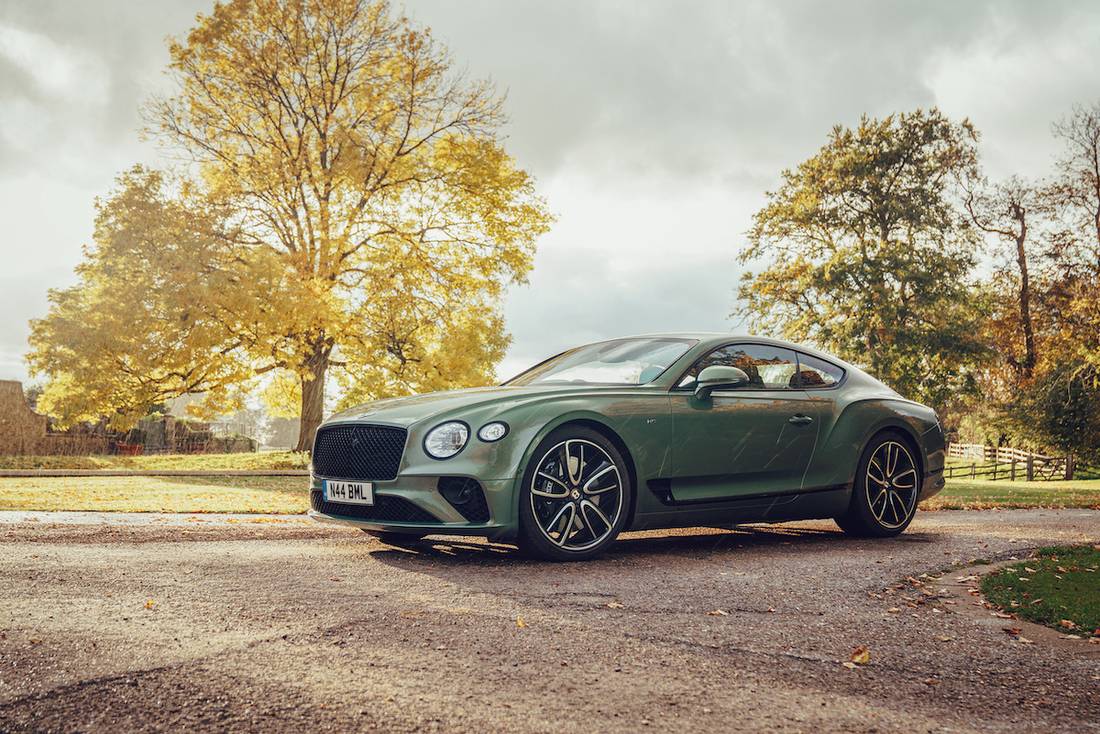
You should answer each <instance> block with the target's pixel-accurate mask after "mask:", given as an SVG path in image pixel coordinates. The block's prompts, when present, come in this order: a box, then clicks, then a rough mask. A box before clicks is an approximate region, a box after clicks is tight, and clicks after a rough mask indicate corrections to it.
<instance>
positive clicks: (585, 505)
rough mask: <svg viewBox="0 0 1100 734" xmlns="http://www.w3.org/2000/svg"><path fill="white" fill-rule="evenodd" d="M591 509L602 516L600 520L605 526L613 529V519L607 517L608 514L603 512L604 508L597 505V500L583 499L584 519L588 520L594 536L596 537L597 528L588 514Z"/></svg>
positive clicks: (597, 515)
mask: <svg viewBox="0 0 1100 734" xmlns="http://www.w3.org/2000/svg"><path fill="white" fill-rule="evenodd" d="M590 511H591V512H594V513H596V517H598V518H600V522H602V523H603V526H604V527H605V528H607V529H608V530H610V529H611V520H609V519H608V518H607V515H605V514H604V513H603V510H601V509H600V508H599V507H597V506H596V503H595V502H593V501H591V500H581V515H583V516H584V519H585V520H587V521H588V528H589V529H590V530H591V531H592V535H593V537H595V535H596V528H595V526H594V525H593V524H592V519H591V518H590V517H589V516H588V513H589V512H590Z"/></svg>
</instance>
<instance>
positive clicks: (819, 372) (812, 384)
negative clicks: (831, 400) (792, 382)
mask: <svg viewBox="0 0 1100 734" xmlns="http://www.w3.org/2000/svg"><path fill="white" fill-rule="evenodd" d="M843 378H844V370H842V369H841V368H840V367H837V366H836V365H835V364H833V363H832V362H826V361H825V360H823V359H818V358H817V357H811V356H810V355H808V354H799V355H798V382H799V387H801V388H802V389H803V390H813V389H815V388H817V389H819V388H824V387H832V386H833V385H835V384H837V383H838V382H840V381H841V379H843Z"/></svg>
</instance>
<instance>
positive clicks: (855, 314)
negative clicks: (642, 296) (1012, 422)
mask: <svg viewBox="0 0 1100 734" xmlns="http://www.w3.org/2000/svg"><path fill="white" fill-rule="evenodd" d="M977 138H978V134H977V132H976V131H975V130H974V128H973V127H972V126H971V125H970V123H969V122H967V121H963V122H961V123H955V122H952V121H951V120H949V119H947V118H946V117H945V116H944V115H943V114H942V113H940V112H939V111H938V110H936V109H932V110H928V111H924V110H917V111H915V112H911V113H902V114H897V115H890V116H889V117H886V118H883V119H873V118H868V117H864V118H863V119H862V120H861V121H860V123H859V125H858V126H857V127H856V128H855V129H849V128H845V127H841V126H837V127H835V128H833V130H832V132H831V133H830V135H829V139H828V141H827V142H826V144H825V145H824V146H823V147H822V148H821V150H820V151H818V153H817V154H816V155H814V156H813V157H811V158H809V159H807V160H805V161H803V162H802V163H801V164H799V165H798V167H797V168H795V169H794V170H787V171H784V172H783V174H782V179H783V181H782V185H781V186H780V187H779V188H778V189H777V190H776V191H774V192H769V193H768V195H767V199H768V201H767V204H766V205H765V206H764V207H763V208H762V209H761V210H760V211H758V212H757V213H756V215H755V217H754V219H753V226H752V229H751V230H750V231H749V234H748V240H749V243H748V247H747V248H746V249H745V250H744V252H743V253H742V254H741V259H742V261H743V262H746V263H750V264H759V265H761V266H762V267H760V268H759V269H755V270H750V271H749V272H747V273H746V274H745V275H744V276H743V280H742V283H741V287H740V291H739V294H740V297H741V299H742V301H741V303H742V305H741V306H740V308H739V309H738V310H737V311H736V312H735V315H738V316H742V317H747V318H748V320H749V322H750V324H751V325H752V326H753V327H754V328H756V329H760V330H764V331H769V332H777V333H779V334H781V335H783V336H785V337H787V338H789V339H793V340H796V341H812V342H815V343H817V344H820V345H821V346H823V347H825V348H827V349H830V350H832V351H834V352H836V353H837V354H838V355H840V356H841V357H843V358H845V359H847V360H849V361H851V362H854V363H856V364H860V365H863V366H865V367H867V368H868V369H869V371H870V372H872V373H873V374H875V375H876V376H877V377H879V378H880V379H882V380H883V381H884V382H886V383H887V384H888V385H890V386H891V387H892V388H894V389H895V390H897V391H898V392H900V393H901V394H903V395H906V396H908V397H912V398H915V399H920V400H924V401H926V402H929V403H931V404H932V405H934V406H936V407H937V408H938V409H940V410H941V411H942V410H947V409H948V408H949V407H950V404H951V401H952V399H953V398H954V397H956V396H957V395H958V394H959V393H960V392H961V391H965V390H967V389H971V388H972V375H971V369H970V368H971V367H972V366H973V365H974V364H976V363H977V361H979V360H980V359H981V357H982V356H983V355H984V354H985V352H986V347H985V345H984V344H983V343H982V342H981V340H980V339H978V338H977V336H976V335H977V334H979V331H980V330H979V328H978V327H979V325H980V323H981V321H982V318H983V316H984V312H985V305H984V300H983V299H982V298H981V297H980V295H979V294H978V292H977V291H976V290H975V289H974V288H972V286H971V283H970V274H971V271H972V268H973V267H974V264H975V251H976V247H977V244H978V241H979V239H978V236H977V235H976V233H975V232H974V230H973V228H972V227H970V226H969V225H968V222H967V221H966V217H965V215H964V212H963V211H962V208H961V206H960V198H959V197H958V196H957V194H958V192H957V187H958V182H959V181H962V180H967V179H970V178H973V177H974V176H976V174H977V156H976V151H975V144H976V141H977Z"/></svg>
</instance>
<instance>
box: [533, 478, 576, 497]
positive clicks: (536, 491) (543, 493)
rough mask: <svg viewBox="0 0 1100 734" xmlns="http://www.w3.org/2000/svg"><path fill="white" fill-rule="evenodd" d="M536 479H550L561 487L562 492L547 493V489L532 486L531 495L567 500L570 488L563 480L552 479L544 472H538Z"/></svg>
mask: <svg viewBox="0 0 1100 734" xmlns="http://www.w3.org/2000/svg"><path fill="white" fill-rule="evenodd" d="M535 476H536V477H542V478H543V479H549V480H550V481H551V482H553V483H554V484H556V485H557V486H559V487H561V491H560V492H547V491H546V490H545V489H542V488H541V487H538V486H537V485H535V484H532V485H531V494H537V495H538V496H539V497H549V498H550V499H559V500H560V499H565V498H566V497H568V496H569V487H568V486H567V485H566V484H565V482H563V481H562V480H560V479H558V478H557V477H552V476H550V475H549V474H547V473H546V472H544V471H540V472H537V473H536V474H535Z"/></svg>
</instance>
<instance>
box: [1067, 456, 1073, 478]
mask: <svg viewBox="0 0 1100 734" xmlns="http://www.w3.org/2000/svg"><path fill="white" fill-rule="evenodd" d="M1070 479H1073V454H1066V481H1067V482H1068V481H1069V480H1070Z"/></svg>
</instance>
